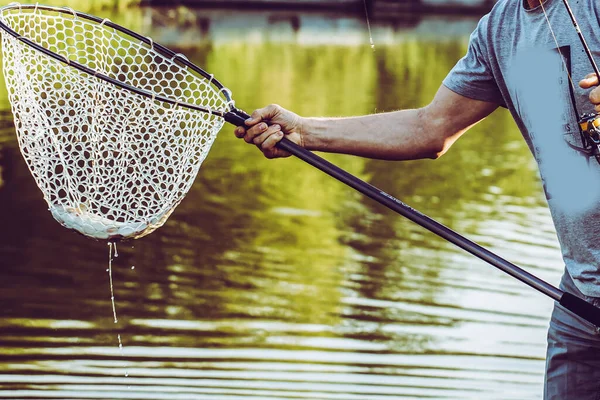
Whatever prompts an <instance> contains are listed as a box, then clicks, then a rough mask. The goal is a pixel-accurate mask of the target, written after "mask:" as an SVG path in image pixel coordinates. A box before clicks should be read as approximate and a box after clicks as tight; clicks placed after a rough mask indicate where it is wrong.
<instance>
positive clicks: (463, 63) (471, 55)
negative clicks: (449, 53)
mask: <svg viewBox="0 0 600 400" xmlns="http://www.w3.org/2000/svg"><path fill="white" fill-rule="evenodd" d="M488 20H489V14H488V15H486V16H484V17H483V18H482V19H481V20H480V21H479V24H478V25H477V28H476V29H475V31H474V32H473V33H472V34H471V37H470V39H469V49H468V50H467V54H466V55H465V56H464V57H463V58H461V59H460V60H459V61H458V63H457V64H456V65H455V66H454V68H452V70H451V71H450V73H448V76H446V78H445V79H444V81H443V84H444V86H446V87H447V88H448V89H450V90H452V91H453V92H455V93H458V94H460V95H461V96H465V97H468V98H470V99H475V100H481V101H488V102H491V103H496V104H499V105H501V106H504V100H503V97H502V93H501V92H500V89H499V88H498V84H497V83H496V79H495V78H494V74H493V71H492V68H491V66H490V62H489V61H490V59H491V54H490V53H489V50H488V49H489V43H488V38H490V37H491V34H490V32H489V31H488Z"/></svg>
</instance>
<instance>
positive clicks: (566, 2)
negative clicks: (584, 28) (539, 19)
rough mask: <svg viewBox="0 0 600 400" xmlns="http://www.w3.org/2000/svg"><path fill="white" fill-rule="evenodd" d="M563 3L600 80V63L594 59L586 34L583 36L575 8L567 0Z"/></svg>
mask: <svg viewBox="0 0 600 400" xmlns="http://www.w3.org/2000/svg"><path fill="white" fill-rule="evenodd" d="M563 4H564V6H565V8H566V9H567V13H568V14H569V17H570V18H571V22H572V23H573V27H574V28H575V32H577V36H579V40H580V41H581V45H582V46H583V50H584V51H585V54H586V55H587V57H588V59H589V60H590V64H592V69H593V70H594V73H595V74H596V76H597V77H598V79H599V80H600V71H599V70H598V65H597V64H596V61H595V60H594V56H593V54H592V51H591V50H590V46H588V44H587V41H586V40H585V36H583V33H582V32H581V28H580V27H579V24H578V23H577V19H576V18H575V14H574V13H573V9H571V6H570V5H569V2H568V1H567V0H563Z"/></svg>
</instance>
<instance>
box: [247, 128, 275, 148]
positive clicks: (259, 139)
mask: <svg viewBox="0 0 600 400" xmlns="http://www.w3.org/2000/svg"><path fill="white" fill-rule="evenodd" d="M280 131H281V127H280V126H279V125H271V126H270V127H269V128H268V129H267V130H266V131H264V132H263V133H262V134H260V135H258V136H256V137H255V138H254V140H253V143H254V144H255V145H257V146H258V147H260V148H262V144H263V143H264V142H265V141H266V140H267V139H268V138H269V137H270V136H271V135H275V134H277V133H278V132H280Z"/></svg>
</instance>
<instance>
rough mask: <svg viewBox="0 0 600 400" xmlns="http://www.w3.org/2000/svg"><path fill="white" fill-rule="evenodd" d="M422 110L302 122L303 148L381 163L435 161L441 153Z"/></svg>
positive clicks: (438, 143)
mask: <svg viewBox="0 0 600 400" xmlns="http://www.w3.org/2000/svg"><path fill="white" fill-rule="evenodd" d="M426 114H427V112H426V109H414V110H403V111H395V112H390V113H383V114H374V115H367V116H362V117H351V118H306V119H305V120H304V121H303V123H302V130H303V132H302V136H303V138H304V146H305V147H306V148H308V149H310V150H315V151H325V152H332V153H344V154H353V155H357V156H363V157H369V158H378V159H385V160H413V159H419V158H436V157H437V156H438V154H439V152H440V151H442V149H443V147H444V146H443V143H440V135H439V132H438V133H437V134H436V132H431V130H432V129H435V128H432V126H433V125H434V124H435V121H433V120H430V119H428V117H427V115H426Z"/></svg>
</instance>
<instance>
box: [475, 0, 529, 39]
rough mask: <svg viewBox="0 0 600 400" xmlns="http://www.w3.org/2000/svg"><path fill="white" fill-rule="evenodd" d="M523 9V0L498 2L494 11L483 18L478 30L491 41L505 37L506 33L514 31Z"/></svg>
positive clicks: (501, 0)
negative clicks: (518, 15)
mask: <svg viewBox="0 0 600 400" xmlns="http://www.w3.org/2000/svg"><path fill="white" fill-rule="evenodd" d="M521 7H523V6H522V0H498V1H497V2H496V4H495V5H494V7H493V8H492V10H491V11H490V12H489V13H488V14H486V15H484V16H483V17H482V18H481V20H480V21H479V24H478V30H479V31H480V33H484V34H485V35H484V36H485V37H487V38H489V39H490V40H494V39H496V40H498V39H500V38H502V37H504V33H506V32H510V31H511V30H513V29H514V27H515V21H516V20H517V14H518V13H519V12H520V11H521V10H520V8H521ZM481 31H483V32H481Z"/></svg>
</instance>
